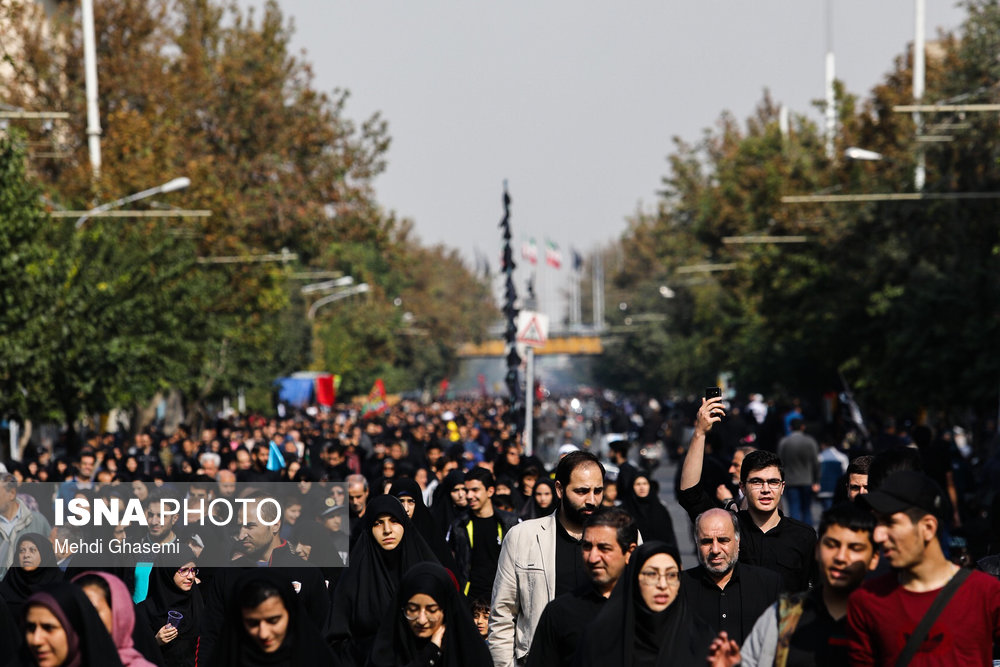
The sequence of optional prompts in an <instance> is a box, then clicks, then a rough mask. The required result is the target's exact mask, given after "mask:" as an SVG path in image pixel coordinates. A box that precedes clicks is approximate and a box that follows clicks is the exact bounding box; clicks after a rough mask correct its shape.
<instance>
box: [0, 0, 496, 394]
mask: <svg viewBox="0 0 1000 667" xmlns="http://www.w3.org/2000/svg"><path fill="white" fill-rule="evenodd" d="M59 10H60V11H61V12H62V13H60V14H57V15H55V16H53V17H52V18H51V20H50V21H47V22H44V21H41V20H38V21H36V22H35V23H33V24H29V26H28V28H27V29H26V30H24V31H23V51H24V53H23V57H18V58H16V59H12V60H13V64H14V65H15V75H14V76H13V77H12V78H11V79H9V80H5V81H0V95H2V96H3V97H4V99H5V100H7V101H8V102H9V103H11V104H16V105H20V106H23V107H26V108H45V109H57V110H67V111H70V113H71V116H70V119H69V121H67V122H65V123H63V124H61V125H57V126H55V127H54V128H52V129H51V130H49V131H46V130H45V128H43V127H41V126H26V127H25V131H26V132H27V133H28V135H29V139H30V140H32V141H42V140H45V141H50V142H55V143H56V144H57V146H58V148H59V151H60V152H61V153H63V154H65V155H68V157H67V158H65V159H54V158H45V157H36V158H34V159H33V161H32V172H33V173H34V174H35V175H36V176H37V178H38V181H39V183H40V184H41V187H42V188H43V190H44V191H45V193H46V195H47V196H48V198H49V199H50V200H51V201H54V202H56V203H57V204H59V205H62V206H65V207H70V208H89V207H91V206H93V205H94V204H96V203H99V202H103V201H108V200H111V199H115V198H118V197H121V196H124V195H126V194H129V193H132V192H136V191H139V190H143V189H146V188H148V187H150V186H152V185H155V184H157V183H161V182H163V181H164V180H166V179H167V178H170V177H173V176H178V175H185V176H188V177H189V178H190V179H191V181H192V185H191V186H190V187H189V188H187V189H186V190H185V191H183V192H179V193H175V194H173V195H171V196H170V203H171V204H172V205H175V206H178V207H182V208H203V209H209V210H211V211H212V216H211V217H210V218H204V219H203V218H178V219H169V220H168V221H167V223H166V224H165V225H164V226H163V227H162V228H161V227H156V228H155V230H154V229H147V228H146V227H145V226H143V225H138V226H132V227H131V228H130V227H129V226H130V225H132V223H127V224H125V225H123V224H122V223H120V222H108V223H107V224H97V223H94V225H93V227H92V228H91V227H90V225H91V223H88V231H89V233H90V234H100V235H101V238H103V241H99V240H97V239H96V238H95V239H91V237H90V235H89V234H88V235H84V236H83V237H82V238H81V239H79V240H78V242H79V243H82V244H87V243H89V244H90V245H89V246H85V247H86V248H87V250H88V251H91V252H95V253H96V254H95V256H94V258H93V261H94V262H98V263H100V262H110V261H111V256H110V255H107V254H101V252H110V251H112V250H114V251H116V252H117V251H119V250H120V251H121V252H126V251H129V250H131V251H134V252H136V253H137V254H136V255H135V256H134V257H132V258H131V259H132V260H134V261H136V262H140V261H141V258H143V257H146V255H144V254H143V253H157V252H162V253H164V254H161V255H156V257H157V259H156V261H157V262H158V263H160V262H162V263H163V264H162V265H161V268H162V270H163V272H164V273H163V274H162V275H168V274H169V271H167V269H168V267H167V266H166V265H165V264H166V263H167V262H172V261H175V258H177V261H180V263H181V265H182V266H183V267H184V268H183V270H184V271H186V273H185V276H186V278H187V279H189V280H190V282H189V288H190V293H188V294H186V295H185V296H184V297H183V299H181V300H180V301H169V300H165V301H160V302H158V303H157V304H156V307H157V308H165V309H167V310H168V311H170V313H171V314H170V315H169V317H170V318H172V321H174V322H175V323H185V324H186V323H187V322H188V321H191V322H195V323H198V334H199V335H198V336H197V337H196V338H192V339H190V340H189V339H186V338H183V337H182V340H184V341H188V342H191V344H190V345H187V344H186V343H185V346H184V349H183V350H182V349H181V348H180V347H177V348H175V349H172V350H171V349H165V350H161V351H160V352H159V353H161V354H167V355H169V359H168V360H166V361H168V362H169V363H168V364H166V365H167V366H168V367H169V368H170V372H162V373H153V375H152V376H150V377H149V378H144V381H143V382H141V383H137V384H136V385H135V386H136V388H137V392H136V398H137V399H138V398H141V397H140V396H138V394H139V393H140V392H139V391H138V390H140V389H141V390H142V391H146V392H149V391H151V390H152V388H153V386H154V385H155V386H162V385H163V384H165V383H171V384H172V386H175V387H178V388H180V389H181V391H182V392H183V394H184V395H185V397H186V399H187V402H188V407H189V409H191V410H193V411H194V412H196V413H201V414H208V405H209V404H210V403H212V402H213V401H215V400H217V399H218V397H220V396H224V395H227V394H232V393H235V392H236V391H237V390H238V389H240V388H244V387H246V388H253V387H257V388H265V389H264V390H262V391H256V392H253V391H252V392H250V393H249V394H248V396H249V397H250V399H251V407H252V408H256V409H263V408H266V407H267V401H269V395H268V392H267V390H266V388H268V387H269V386H270V382H271V380H272V379H273V378H274V377H276V376H278V375H282V374H285V373H288V372H291V371H294V370H298V369H301V368H303V367H305V366H314V367H316V366H320V367H326V368H328V369H330V370H333V371H336V372H342V373H344V372H346V376H347V377H349V378H350V381H349V383H348V384H349V386H352V385H353V386H357V387H362V386H364V389H367V386H365V385H369V386H370V383H371V381H372V380H373V379H374V377H373V376H374V375H376V374H382V373H388V372H389V371H390V370H391V371H392V372H393V373H395V374H396V377H398V381H399V384H400V385H403V384H404V383H405V382H410V381H414V382H416V381H423V378H425V377H426V376H428V375H430V374H433V373H439V372H444V369H445V368H446V367H447V366H448V365H449V363H450V360H451V358H452V355H453V348H450V347H447V346H451V345H453V343H454V340H455V336H454V335H453V334H452V333H451V332H452V331H469V330H473V329H474V330H477V331H481V330H482V326H484V324H485V323H480V322H477V323H476V325H474V326H471V327H470V326H469V325H468V323H467V322H466V319H465V318H474V317H476V316H477V314H478V313H479V312H480V311H481V310H482V309H481V308H480V309H476V308H471V309H469V310H468V311H463V312H459V313H457V314H458V318H457V319H454V320H452V319H444V318H436V316H433V314H434V312H436V311H437V310H438V309H443V310H447V309H448V308H449V307H450V304H443V303H442V304H439V303H433V304H430V305H429V306H428V311H427V313H426V314H425V313H421V314H420V315H419V316H418V317H424V319H425V320H427V321H436V320H440V321H444V322H447V324H446V326H445V329H447V331H444V330H442V329H440V328H438V329H436V330H435V331H434V335H435V336H436V337H435V339H434V341H435V344H434V345H428V346H420V345H412V344H409V343H407V342H406V341H405V340H403V339H400V336H399V333H400V332H401V331H404V330H406V329H407V328H408V325H407V324H406V323H405V322H403V321H402V320H401V319H400V318H401V316H402V314H403V312H406V311H399V309H396V308H395V307H394V306H392V300H393V299H394V298H396V297H397V296H398V295H400V294H403V293H404V290H405V289H406V288H407V285H408V284H410V282H412V281H413V280H414V277H413V275H412V273H411V271H412V267H410V266H407V263H408V262H410V263H412V262H414V260H415V258H419V257H422V255H421V252H422V250H421V248H420V246H419V243H417V242H416V241H415V240H413V239H410V238H409V237H408V236H407V235H406V234H407V233H408V232H405V231H404V228H405V227H406V225H405V224H404V223H400V222H399V221H397V220H395V218H394V217H393V216H391V215H387V214H385V213H384V212H383V211H382V210H381V209H380V207H379V206H378V204H377V202H375V200H374V194H373V188H372V185H371V181H372V179H373V178H374V177H375V176H376V175H377V174H378V173H380V171H381V170H382V169H384V167H385V152H386V150H387V148H388V145H389V137H388V133H387V126H386V123H385V122H384V121H383V120H382V119H381V118H380V117H379V116H378V115H375V116H373V117H371V118H369V119H367V120H364V121H362V122H360V123H357V122H354V121H352V120H350V119H349V118H347V116H346V113H345V109H346V103H347V93H346V92H344V91H334V92H333V93H332V94H331V95H327V94H324V93H321V92H318V91H317V90H316V89H315V87H314V85H313V77H312V72H311V69H310V66H309V64H308V62H307V61H305V60H304V59H303V58H301V57H298V56H294V55H292V54H291V52H290V46H289V42H290V38H291V30H292V27H291V25H290V24H288V23H286V21H285V19H284V18H283V17H282V14H281V12H280V9H279V7H278V4H277V3H276V2H274V1H273V0H272V1H270V2H267V3H265V5H264V7H263V10H262V12H261V13H260V15H259V17H258V14H257V13H256V12H254V11H253V10H248V11H243V10H241V9H239V8H238V7H237V6H236V5H235V4H223V3H220V2H217V1H215V0H150V1H149V2H130V1H128V0H107V1H106V2H101V3H97V5H96V6H95V24H96V33H97V58H98V63H99V86H100V90H99V101H100V113H101V121H102V127H103V130H104V131H103V136H102V153H103V162H104V164H103V168H102V171H101V174H100V176H99V178H96V179H95V178H93V177H92V174H91V173H90V168H89V162H88V159H87V151H86V144H85V140H84V137H85V136H86V135H85V131H84V130H85V119H86V115H85V113H84V109H85V104H84V85H83V68H82V62H83V61H82V37H81V33H80V22H79V16H78V14H77V5H74V4H72V3H70V4H68V5H67V4H62V5H60V6H59ZM141 205H142V204H140V206H141ZM130 229H133V230H135V231H136V232H137V233H150V234H152V233H154V232H155V234H156V235H159V234H162V235H163V236H162V239H164V240H166V239H181V238H183V239H187V244H188V245H187V246H185V247H186V248H189V249H190V254H184V253H187V252H188V250H185V251H184V253H181V254H180V255H177V254H176V253H179V252H180V250H179V245H177V244H176V243H172V244H171V243H165V242H164V243H161V244H160V245H156V244H155V243H154V240H153V238H152V237H150V238H149V239H147V240H148V242H149V244H148V245H146V246H142V247H139V246H137V245H135V244H134V243H133V241H136V242H137V241H138V240H137V239H133V238H132V237H131V236H130V234H131V231H130ZM156 238H161V237H159V236H157V237H156ZM82 247H84V246H82ZM156 248H162V250H156ZM281 249H288V250H289V251H290V252H293V253H296V254H297V255H298V258H299V259H298V263H297V264H296V265H295V269H297V270H298V271H307V270H312V269H316V270H322V271H338V270H339V271H342V272H344V273H345V274H350V275H354V276H355V277H356V278H358V282H361V281H362V280H367V282H369V283H370V284H371V285H373V287H374V290H373V292H372V294H371V295H370V296H369V297H368V298H366V299H365V300H363V301H361V302H360V303H357V304H345V306H346V307H347V308H348V310H347V311H345V312H341V311H338V315H344V314H350V315H351V317H350V318H349V319H338V318H334V317H327V313H324V317H323V320H322V326H321V327H320V328H319V329H318V331H317V336H318V339H317V340H313V341H311V340H310V339H311V337H312V335H313V333H314V332H313V331H312V330H311V328H310V325H309V323H308V322H307V321H306V318H305V309H306V307H307V305H308V304H307V303H305V302H304V301H303V300H302V298H301V296H300V295H298V294H296V290H297V288H298V284H297V283H295V282H293V281H292V280H291V279H290V274H291V273H292V267H286V266H284V265H281V266H276V265H274V264H268V263H256V262H232V263H231V262H228V261H227V262H222V261H214V260H212V259H211V258H217V257H225V258H233V257H245V256H248V255H255V254H261V253H265V252H267V253H273V252H278V251H280V250H281ZM195 256H197V257H198V258H200V260H201V262H200V263H197V264H194V263H193V262H194V260H195ZM121 259H123V260H126V259H128V258H121ZM206 261H207V262H208V263H206ZM417 264H419V262H418V263H417ZM71 265H72V262H71V261H69V260H67V266H71ZM124 265H125V266H129V265H130V264H129V262H128V261H125V264H124ZM447 267H448V268H449V269H450V270H454V271H455V272H456V273H455V274H454V275H453V276H451V280H453V281H454V282H455V283H456V284H459V285H466V284H467V275H468V272H467V271H466V270H465V268H464V267H462V266H461V264H460V263H458V262H457V261H455V262H451V263H449V264H447ZM107 268H110V265H108V266H105V269H107ZM95 275H96V274H95ZM132 275H133V277H135V276H136V275H137V274H135V273H133V274H132ZM160 275H161V274H157V277H159V276H160ZM195 276H196V277H195ZM83 285H84V283H83V280H82V278H81V279H80V282H78V283H75V284H74V286H75V287H76V288H79V289H80V290H83ZM472 293H475V294H478V292H475V291H473V292H472ZM85 296H87V298H90V297H91V296H95V295H91V294H89V293H88V294H86V295H85ZM132 305H134V306H135V307H136V308H137V309H138V310H137V313H142V312H144V310H143V309H145V308H148V307H151V305H150V304H142V303H138V302H136V303H134V304H132ZM123 307H124V306H123ZM355 307H357V308H359V310H358V312H353V311H351V310H350V309H351V308H355ZM192 308H195V309H197V310H196V312H194V313H192V312H191V309H192ZM397 311H399V312H398V313H397ZM113 312H115V313H116V315H117V316H118V317H119V318H121V319H123V320H126V321H127V320H129V318H130V317H131V315H132V313H129V312H125V311H122V310H120V309H119V310H115V311H113ZM409 312H414V311H409ZM425 315H426V316H425ZM137 335H138V334H137ZM404 338H405V337H404ZM321 341H326V343H327V344H326V345H325V346H324V345H320V344H319V342H321ZM443 341H447V343H444V342H443ZM75 345H76V346H77V347H76V348H74V350H75V351H74V353H73V356H72V359H69V358H66V357H62V358H60V363H61V364H63V365H65V364H71V365H72V364H75V366H74V368H73V370H72V372H70V371H69V369H68V368H64V370H65V371H66V372H67V373H69V376H68V377H66V378H64V379H65V381H66V382H67V383H68V384H69V385H76V384H79V383H86V382H87V380H86V378H87V377H89V375H88V373H89V372H96V371H100V370H102V367H101V366H99V365H98V359H99V358H100V357H101V355H102V354H103V353H104V350H103V345H104V343H103V341H101V340H99V339H96V338H94V337H93V336H89V335H88V336H81V337H79V338H78V339H77V340H76V341H75ZM440 345H444V346H446V348H441V347H439V346H440ZM87 346H90V348H92V349H86V350H85V349H83V348H84V347H87ZM338 346H340V347H342V348H343V349H344V350H345V352H344V353H336V350H337V349H339V348H338ZM400 350H405V352H401V351H400ZM348 352H349V353H348ZM355 358H357V359H358V361H357V362H355V361H352V360H353V359H355ZM340 363H344V364H347V366H346V367H345V368H341V367H340V366H339V365H337V364H340ZM88 364H90V365H91V366H90V368H89V369H88V368H87V365H88ZM327 364H334V365H333V366H328V365H327ZM175 367H176V368H175ZM175 371H176V372H175ZM145 380H149V381H148V382H146V381H145ZM115 381H116V382H119V383H124V382H126V380H125V379H124V378H123V377H121V376H116V380H115ZM131 395H132V394H129V396H131ZM147 395H148V394H147ZM108 400H111V395H109V396H107V397H105V398H102V399H101V400H96V401H94V402H93V403H94V405H100V406H103V405H104V404H106V403H107V401H108ZM89 406H90V404H89V403H88V407H89Z"/></svg>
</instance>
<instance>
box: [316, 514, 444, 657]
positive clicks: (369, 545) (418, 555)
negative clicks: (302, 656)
mask: <svg viewBox="0 0 1000 667" xmlns="http://www.w3.org/2000/svg"><path fill="white" fill-rule="evenodd" d="M384 515H389V516H391V517H392V518H393V519H395V520H396V521H398V522H399V523H401V524H402V525H403V538H402V539H401V540H400V541H399V544H398V545H396V548H395V549H393V550H392V551H386V550H384V549H383V548H382V547H381V546H379V544H378V542H376V541H375V536H374V535H372V526H373V525H374V524H375V521H376V520H378V518H379V517H381V516H384ZM360 525H361V527H362V528H363V530H361V531H360V532H361V534H360V535H359V537H358V541H357V543H356V544H355V545H354V549H352V550H351V557H350V565H349V566H348V568H347V572H345V573H344V575H343V576H342V577H341V578H340V582H339V583H338V584H337V590H336V591H335V592H334V595H333V608H332V609H331V611H330V621H329V623H328V627H327V632H326V637H327V640H328V641H329V642H330V644H331V646H333V647H334V650H335V652H336V653H338V655H341V656H343V657H344V658H345V659H347V660H348V661H351V660H353V661H354V662H359V663H361V664H364V661H365V659H367V656H368V652H369V651H370V650H371V642H372V640H373V639H374V637H375V633H376V632H377V631H378V628H379V624H380V623H381V622H382V620H383V619H384V617H385V613H386V610H387V609H388V608H389V605H391V604H392V599H393V595H395V593H396V589H397V588H398V587H399V581H400V579H402V578H403V574H404V573H405V572H407V571H408V570H409V569H410V568H411V567H413V566H414V565H416V564H417V563H421V562H424V561H431V562H437V559H436V558H435V557H434V553H433V552H432V551H431V549H430V547H428V546H427V543H426V542H425V541H424V538H423V537H421V536H420V533H419V532H417V530H416V528H415V527H414V526H413V522H412V521H410V518H409V517H408V516H406V510H404V509H403V506H402V505H401V504H400V502H399V500H398V499H397V498H395V497H393V496H385V495H383V496H378V497H376V498H373V499H372V500H371V501H369V503H368V506H367V507H366V509H365V514H364V517H362V519H361V524H360Z"/></svg>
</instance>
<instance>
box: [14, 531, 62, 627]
mask: <svg viewBox="0 0 1000 667" xmlns="http://www.w3.org/2000/svg"><path fill="white" fill-rule="evenodd" d="M25 542H31V543H32V544H34V545H35V547H36V548H37V549H38V553H39V554H41V557H42V560H41V565H39V566H38V567H37V568H35V569H34V570H32V571H31V572H28V571H27V570H25V569H24V568H23V567H21V566H20V565H13V566H11V567H10V568H9V569H8V570H7V574H6V575H5V576H4V578H3V581H0V597H3V599H4V601H5V602H6V603H7V608H8V609H10V614H11V616H13V617H14V618H18V617H20V614H21V605H23V604H24V601H25V600H27V599H28V598H29V597H30V596H31V595H32V593H34V592H35V591H36V590H38V587H39V586H44V585H45V584H51V583H54V582H57V581H62V580H63V576H64V575H63V571H62V570H60V569H59V566H58V565H57V564H56V563H57V561H56V552H55V551H54V550H53V549H52V543H51V542H49V540H48V538H47V537H45V536H44V535H42V534H40V533H25V534H24V535H21V536H20V537H19V538H17V542H15V544H14V562H15V563H17V562H19V561H18V553H20V551H21V545H22V544H24V543H25Z"/></svg>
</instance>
